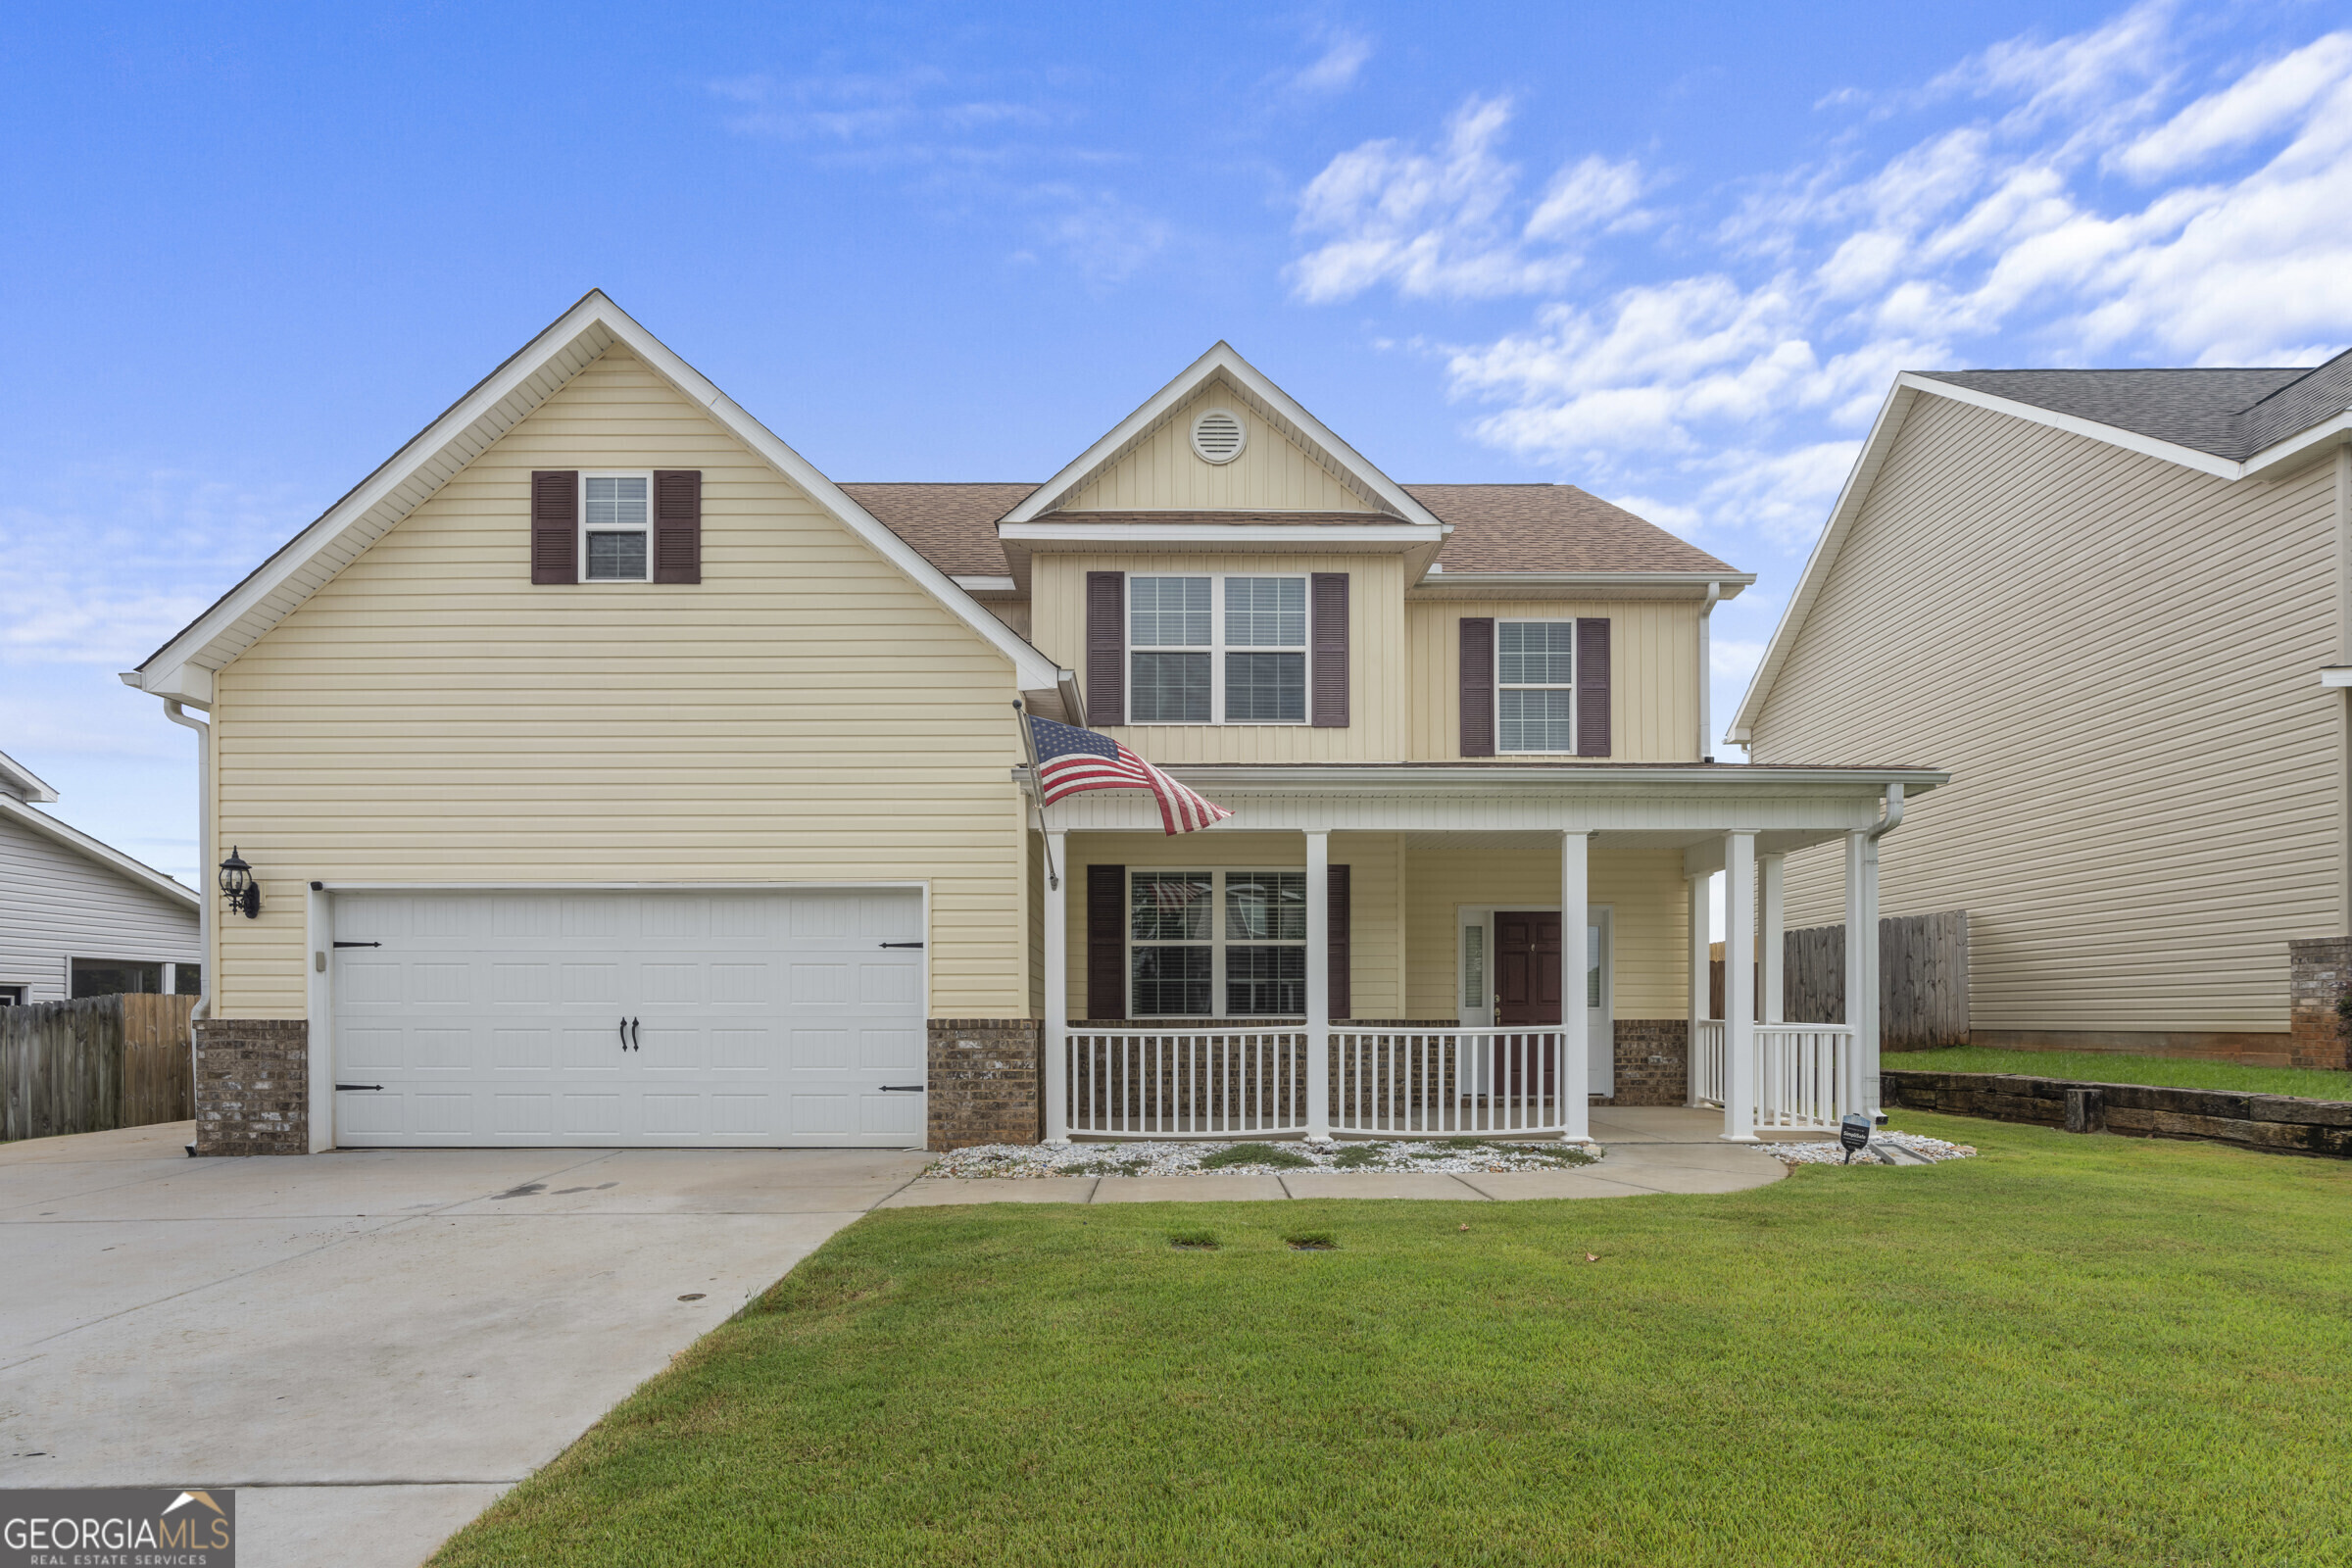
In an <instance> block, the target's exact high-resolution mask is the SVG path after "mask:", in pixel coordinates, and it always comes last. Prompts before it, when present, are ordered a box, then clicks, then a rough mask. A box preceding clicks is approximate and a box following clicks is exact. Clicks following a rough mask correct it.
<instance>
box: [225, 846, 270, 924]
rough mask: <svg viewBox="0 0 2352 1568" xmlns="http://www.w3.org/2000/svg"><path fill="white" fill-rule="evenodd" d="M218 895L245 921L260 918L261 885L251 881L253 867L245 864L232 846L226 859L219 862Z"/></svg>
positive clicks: (243, 859)
mask: <svg viewBox="0 0 2352 1568" xmlns="http://www.w3.org/2000/svg"><path fill="white" fill-rule="evenodd" d="M221 897H222V898H224V899H226V900H227V901H228V907H230V908H231V909H233V910H235V911H236V912H237V913H239V914H241V915H243V916H244V917H245V918H246V919H248V920H258V919H260V918H261V914H262V885H261V884H260V883H259V882H256V881H255V880H254V879H253V867H252V866H250V865H247V864H246V863H245V858H244V857H243V856H241V855H239V854H238V853H237V847H236V846H235V845H233V844H232V845H230V846H229V847H228V858H227V859H225V860H222V861H221Z"/></svg>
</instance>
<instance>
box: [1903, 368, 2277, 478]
mask: <svg viewBox="0 0 2352 1568" xmlns="http://www.w3.org/2000/svg"><path fill="white" fill-rule="evenodd" d="M1894 384H1895V385H1896V386H1898V387H1909V388H1910V389H1911V390H1912V391H1914V392H1930V393H1933V394H1935V395H1936V397H1939V398H1950V399H1951V400H1952V401H1953V402H1954V403H1965V404H1968V405H1969V406H1970V407H1971V408H1978V409H1989V410H1991V411H1992V412H1993V413H1995V414H2006V415H2008V416H2009V417H2011V418H2013V419H2024V420H2025V421H2026V422H2028V423H2029V424H2039V425H2046V426H2048V427H2049V428H2050V429H2053V430H2064V431H2066V432H2067V433H2068V434H2070V435H2079V436H2082V437H2083V438H2084V439H2086V440H2091V441H2103V442H2105V443H2106V444H2107V445H2109V446H2111V447H2122V448H2123V449H2124V450H2125V451H2127V452H2136V453H2139V454H2140V455H2141V456H2142V457H2149V458H2162V459H2163V460H2164V461H2165V462H2167V463H2177V464H2179V465H2180V466H2182V467H2184V468H2194V469H2196V470H2197V471H2198V472H2199V473H2210V474H2212V475H2213V476H2214V477H2215V478H2217V479H2236V478H2241V477H2243V475H2244V465H2242V464H2236V463H2231V462H2230V461H2229V459H2228V458H2217V457H2215V456H2214V455H2213V454H2212V453H2210V452H2199V451H2198V450H2197V449H2196V448H2194V447H2184V446H2181V445H2180V443H2179V442H2176V441H2159V440H2157V439H2156V438H2155V437H2154V436H2152V435H2141V434H2139V433H2138V432H2137V431H2134V430H2125V429H2119V428H2118V427H2117V426H2115V425H2112V424H2101V423H2100V422H2099V421H2098V420H2096V419H2085V418H2083V417H2082V416H2081V415H2078V414H2060V413H2058V412H2057V411H2055V410H2053V409H2043V408H2036V407H2035V406H2034V405H2033V404H2031V403H2020V402H2018V401H2017V400H2016V399H2015V398H2004V397H1996V396H1994V395H1993V394H1992V393H1990V392H1979V391H1977V390H1975V389H1974V388H1972V387H1965V386H1954V385H1953V384H1952V383H1951V382H1949V381H1938V380H1936V379H1935V378H1934V377H1933V376H1926V375H1915V374H1913V373H1912V372H1911V371H1909V370H1905V371H1904V372H1903V373H1902V374H1900V375H1898V376H1896V377H1895V378H1894Z"/></svg>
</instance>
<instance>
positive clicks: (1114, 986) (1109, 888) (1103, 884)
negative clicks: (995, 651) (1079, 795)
mask: <svg viewBox="0 0 2352 1568" xmlns="http://www.w3.org/2000/svg"><path fill="white" fill-rule="evenodd" d="M1107 575H1109V576H1112V577H1116V576H1117V575H1118V573H1117V572H1115V571H1114V572H1110V573H1107ZM1090 706H1091V705H1090ZM1086 1015H1087V1016H1088V1017H1089V1018H1124V1017H1126V1016H1127V868H1126V867H1125V866H1123V865H1090V866H1088V867H1087V868H1086Z"/></svg>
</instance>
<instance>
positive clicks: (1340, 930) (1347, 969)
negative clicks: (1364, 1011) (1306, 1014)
mask: <svg viewBox="0 0 2352 1568" xmlns="http://www.w3.org/2000/svg"><path fill="white" fill-rule="evenodd" d="M1326 870H1327V873H1328V875H1329V881H1328V882H1327V883H1326V884H1325V887H1324V894H1325V897H1326V899H1327V900H1328V907H1329V909H1330V911H1331V913H1330V921H1329V927H1328V932H1329V936H1330V939H1331V1015H1332V1016H1333V1017H1334V1018H1352V1017H1354V1016H1355V998H1354V996H1353V994H1352V993H1353V988H1352V987H1351V986H1350V985H1349V981H1350V979H1351V978H1352V977H1353V975H1354V973H1355V969H1354V958H1353V956H1352V955H1351V954H1350V953H1349V951H1348V939H1349V936H1350V934H1351V931H1352V928H1353V919H1352V914H1353V910H1354V907H1355V906H1354V904H1353V903H1352V901H1351V900H1350V898H1349V895H1348V868H1347V867H1346V866H1344V865H1334V866H1329V867H1327V868H1326Z"/></svg>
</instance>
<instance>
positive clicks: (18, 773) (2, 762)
mask: <svg viewBox="0 0 2352 1568" xmlns="http://www.w3.org/2000/svg"><path fill="white" fill-rule="evenodd" d="M0 790H6V791H7V792H8V793H9V794H10V795H15V796H21V797H23V798H24V799H25V800H27V801H54V800H56V799H57V791H56V790H55V789H54V788H52V787H51V786H50V785H49V784H47V783H46V782H44V781H43V780H42V778H41V776H40V775H39V774H38V773H35V772H34V771H33V770H32V769H31V768H29V767H26V766H25V764H24V763H23V762H20V761H18V760H16V759H15V758H13V757H11V756H9V755H8V754H7V753H6V752H0Z"/></svg>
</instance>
